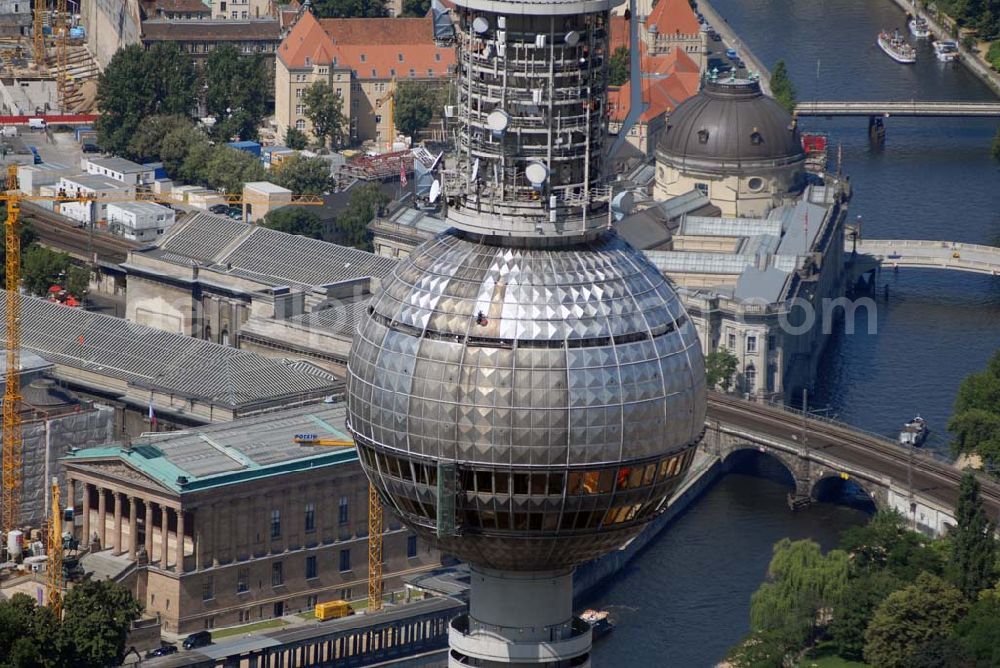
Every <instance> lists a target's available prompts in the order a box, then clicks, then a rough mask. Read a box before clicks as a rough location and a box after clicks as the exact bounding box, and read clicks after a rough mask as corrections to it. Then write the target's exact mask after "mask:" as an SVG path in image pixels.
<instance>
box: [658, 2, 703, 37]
mask: <svg viewBox="0 0 1000 668" xmlns="http://www.w3.org/2000/svg"><path fill="white" fill-rule="evenodd" d="M646 25H647V26H656V31H657V32H658V33H659V34H661V35H674V34H677V33H680V34H681V35H697V34H698V33H699V32H700V31H701V26H700V25H699V24H698V17H697V16H695V13H694V10H693V9H691V5H689V4H688V0H659V2H657V3H656V6H655V7H653V11H652V12H651V13H650V15H649V18H648V19H646Z"/></svg>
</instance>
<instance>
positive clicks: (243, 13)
mask: <svg viewBox="0 0 1000 668" xmlns="http://www.w3.org/2000/svg"><path fill="white" fill-rule="evenodd" d="M240 18H241V19H248V18H250V14H249V13H248V12H240Z"/></svg>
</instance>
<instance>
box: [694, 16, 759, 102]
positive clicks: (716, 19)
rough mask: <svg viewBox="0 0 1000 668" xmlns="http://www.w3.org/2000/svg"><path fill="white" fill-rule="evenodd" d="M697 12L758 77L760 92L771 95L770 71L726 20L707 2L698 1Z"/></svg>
mask: <svg viewBox="0 0 1000 668" xmlns="http://www.w3.org/2000/svg"><path fill="white" fill-rule="evenodd" d="M697 11H699V12H701V14H702V16H704V17H705V20H706V21H708V24H709V25H710V26H712V28H713V29H714V30H715V32H717V33H719V34H720V35H721V36H722V41H723V42H725V43H726V46H730V47H732V48H734V49H736V51H737V52H739V54H740V58H741V59H742V60H743V62H744V63H746V64H747V68H748V69H749V70H751V71H754V72H757V73H758V74H759V75H760V88H761V90H763V91H764V93H765V94H766V95H771V70H770V69H768V68H767V67H765V66H764V63H762V62H761V61H760V59H759V58H757V56H755V55H754V53H753V51H751V50H750V47H749V45H747V43H746V42H744V41H743V40H741V39H740V36H739V35H737V34H736V31H735V30H733V28H732V26H730V25H729V23H728V22H726V19H724V18H723V17H722V15H721V14H719V12H717V11H715V7H712V5H710V4H709V3H708V2H707V0H699V2H698V9H697Z"/></svg>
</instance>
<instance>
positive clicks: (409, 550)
mask: <svg viewBox="0 0 1000 668" xmlns="http://www.w3.org/2000/svg"><path fill="white" fill-rule="evenodd" d="M406 556H407V557H408V558H410V559H412V558H413V557H415V556H417V537H416V536H407V537H406Z"/></svg>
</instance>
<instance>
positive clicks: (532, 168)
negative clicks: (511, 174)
mask: <svg viewBox="0 0 1000 668" xmlns="http://www.w3.org/2000/svg"><path fill="white" fill-rule="evenodd" d="M524 175H525V176H526V177H528V180H529V181H531V184H532V185H533V186H540V185H542V184H543V183H545V180H546V179H547V178H549V168H548V167H546V166H545V164H544V163H541V162H532V163H529V164H528V166H527V167H525V168H524Z"/></svg>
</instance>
